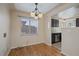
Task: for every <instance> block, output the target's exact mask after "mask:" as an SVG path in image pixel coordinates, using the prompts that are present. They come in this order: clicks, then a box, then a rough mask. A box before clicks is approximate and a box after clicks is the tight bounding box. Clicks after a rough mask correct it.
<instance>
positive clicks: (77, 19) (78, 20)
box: [76, 18, 79, 27]
mask: <svg viewBox="0 0 79 59" xmlns="http://www.w3.org/2000/svg"><path fill="white" fill-rule="evenodd" d="M76 27H79V18H76Z"/></svg>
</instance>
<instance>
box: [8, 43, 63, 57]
mask: <svg viewBox="0 0 79 59" xmlns="http://www.w3.org/2000/svg"><path fill="white" fill-rule="evenodd" d="M9 56H62V54H61V53H60V51H59V50H58V49H56V48H55V47H51V46H48V45H46V44H37V45H31V46H25V47H20V48H15V49H12V50H11V51H10V53H9Z"/></svg>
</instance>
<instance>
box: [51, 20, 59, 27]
mask: <svg viewBox="0 0 79 59" xmlns="http://www.w3.org/2000/svg"><path fill="white" fill-rule="evenodd" d="M51 27H59V20H57V19H51Z"/></svg>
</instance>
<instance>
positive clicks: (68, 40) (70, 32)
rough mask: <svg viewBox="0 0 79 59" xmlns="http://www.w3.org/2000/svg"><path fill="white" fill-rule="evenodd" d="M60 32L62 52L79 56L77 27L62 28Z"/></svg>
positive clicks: (78, 30) (78, 31)
mask: <svg viewBox="0 0 79 59" xmlns="http://www.w3.org/2000/svg"><path fill="white" fill-rule="evenodd" d="M62 32H63V33H62V53H63V54H65V55H67V56H79V46H78V45H79V28H64V29H62Z"/></svg>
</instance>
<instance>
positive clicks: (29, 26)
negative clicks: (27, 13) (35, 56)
mask: <svg viewBox="0 0 79 59" xmlns="http://www.w3.org/2000/svg"><path fill="white" fill-rule="evenodd" d="M21 25H22V26H21V32H22V34H36V33H37V30H38V20H35V19H34V18H31V17H21Z"/></svg>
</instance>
